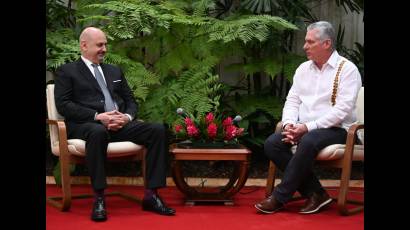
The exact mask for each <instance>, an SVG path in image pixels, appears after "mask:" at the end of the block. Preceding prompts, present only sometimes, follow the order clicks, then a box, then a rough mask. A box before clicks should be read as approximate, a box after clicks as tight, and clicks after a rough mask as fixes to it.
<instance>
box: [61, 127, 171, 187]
mask: <svg viewBox="0 0 410 230" xmlns="http://www.w3.org/2000/svg"><path fill="white" fill-rule="evenodd" d="M67 130H68V137H69V138H70V139H72V138H78V139H82V140H85V141H86V146H85V149H86V157H85V160H86V164H87V167H88V170H89V174H90V177H91V184H92V187H93V189H94V190H100V189H105V188H106V187H107V181H106V173H105V163H106V159H107V146H108V143H109V142H117V141H131V142H133V143H135V144H140V145H144V146H145V147H146V148H147V155H146V158H145V163H146V172H145V176H146V178H145V179H146V183H147V184H146V185H145V187H146V188H149V189H155V188H161V187H165V186H166V172H167V157H168V140H167V135H166V129H165V127H164V126H163V125H161V124H150V123H145V122H138V121H132V122H129V123H128V124H126V125H125V126H124V127H123V128H122V129H120V130H118V131H108V130H107V129H106V127H105V126H104V125H103V124H101V123H99V122H87V123H80V124H79V123H72V122H68V124H67Z"/></svg>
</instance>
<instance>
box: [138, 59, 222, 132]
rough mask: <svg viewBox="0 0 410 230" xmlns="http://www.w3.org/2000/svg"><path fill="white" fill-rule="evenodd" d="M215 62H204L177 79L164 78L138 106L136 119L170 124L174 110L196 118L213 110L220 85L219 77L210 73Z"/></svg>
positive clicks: (174, 115)
mask: <svg viewBox="0 0 410 230" xmlns="http://www.w3.org/2000/svg"><path fill="white" fill-rule="evenodd" d="M215 61H216V59H212V58H210V59H205V60H203V62H198V63H197V64H195V65H193V66H192V67H191V68H190V69H188V70H186V71H184V72H182V73H181V75H180V76H179V77H177V78H173V77H168V78H166V79H164V81H163V84H162V85H161V86H160V87H158V88H156V89H155V90H153V91H152V93H151V94H150V96H149V97H148V98H147V100H146V103H144V104H143V105H142V106H141V112H140V117H141V118H143V119H146V118H149V119H150V120H152V121H158V122H165V123H167V124H171V123H173V121H174V120H175V119H176V114H175V110H176V108H178V107H182V108H184V109H185V111H187V112H188V113H190V114H194V115H195V116H197V117H199V116H203V115H204V114H205V113H206V112H209V111H217V109H218V106H219V99H220V95H219V93H218V91H219V90H220V87H221V84H220V83H218V81H219V76H217V75H212V74H211V73H210V70H211V69H212V67H213V66H214V65H215Z"/></svg>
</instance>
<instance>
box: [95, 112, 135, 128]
mask: <svg viewBox="0 0 410 230" xmlns="http://www.w3.org/2000/svg"><path fill="white" fill-rule="evenodd" d="M96 120H99V121H101V123H103V124H104V126H105V127H107V129H108V130H112V131H118V130H119V129H121V128H122V127H124V125H126V124H127V123H128V122H129V121H130V120H129V118H128V116H127V115H125V114H123V113H121V112H118V111H117V110H114V111H110V112H105V113H100V114H98V115H97V116H96Z"/></svg>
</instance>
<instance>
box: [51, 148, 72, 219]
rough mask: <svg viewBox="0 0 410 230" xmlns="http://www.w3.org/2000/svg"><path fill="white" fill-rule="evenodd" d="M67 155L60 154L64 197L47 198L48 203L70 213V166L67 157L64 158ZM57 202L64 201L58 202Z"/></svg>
mask: <svg viewBox="0 0 410 230" xmlns="http://www.w3.org/2000/svg"><path fill="white" fill-rule="evenodd" d="M64 155H65V154H63V153H61V154H60V170H61V186H62V196H54V197H47V202H48V203H49V204H51V205H52V206H54V207H56V208H58V209H59V210H60V211H63V212H64V211H68V210H70V207H71V176H70V164H69V161H68V156H67V157H62V156H64ZM57 200H62V202H61V203H60V202H58V201H57Z"/></svg>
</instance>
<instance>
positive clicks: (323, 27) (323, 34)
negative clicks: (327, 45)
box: [307, 21, 336, 51]
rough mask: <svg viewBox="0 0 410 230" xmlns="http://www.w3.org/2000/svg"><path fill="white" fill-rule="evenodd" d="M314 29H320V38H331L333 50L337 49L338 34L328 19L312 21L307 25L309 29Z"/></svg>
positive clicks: (322, 39)
mask: <svg viewBox="0 0 410 230" xmlns="http://www.w3.org/2000/svg"><path fill="white" fill-rule="evenodd" d="M313 29H317V30H318V32H319V33H318V36H319V37H318V38H319V40H320V41H324V40H326V39H330V41H331V42H332V51H333V50H335V49H336V34H335V29H333V26H332V24H330V23H329V22H326V21H319V22H315V23H312V24H310V25H309V26H308V27H307V30H308V31H309V30H313Z"/></svg>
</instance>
